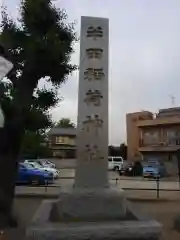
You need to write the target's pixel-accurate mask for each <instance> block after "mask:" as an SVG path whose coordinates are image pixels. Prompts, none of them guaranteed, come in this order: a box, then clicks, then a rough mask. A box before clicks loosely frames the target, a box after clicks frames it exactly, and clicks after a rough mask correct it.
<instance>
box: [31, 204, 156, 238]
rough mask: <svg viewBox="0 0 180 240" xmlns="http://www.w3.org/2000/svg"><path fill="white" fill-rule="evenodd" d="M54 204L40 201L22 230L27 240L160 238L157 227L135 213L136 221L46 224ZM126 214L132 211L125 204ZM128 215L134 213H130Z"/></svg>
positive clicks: (152, 221) (153, 222)
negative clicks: (127, 209) (31, 217)
mask: <svg viewBox="0 0 180 240" xmlns="http://www.w3.org/2000/svg"><path fill="white" fill-rule="evenodd" d="M53 204H54V201H48V200H46V201H44V202H43V204H42V205H41V207H40V208H39V210H38V211H37V213H36V214H35V216H34V218H33V221H32V223H31V225H30V226H29V227H28V229H27V231H26V236H27V239H28V240H33V239H37V240H41V239H42V240H46V239H49V240H76V239H77V240H85V239H86V240H87V239H92V240H94V239H95V240H96V239H97V240H105V239H107V240H108V239H109V240H115V239H119V240H125V239H128V240H132V239H137V240H145V239H147V240H152V239H159V237H160V236H161V225H160V224H159V223H157V222H156V221H154V220H151V219H148V218H147V217H146V218H144V217H142V216H141V215H140V216H139V215H137V214H136V213H135V218H136V217H139V219H136V220H125V221H120V220H114V221H112V220H111V221H88V222H86V221H84V222H73V221H72V222H63V221H62V222H58V223H52V222H50V221H49V216H50V211H51V208H52V205H53ZM127 206H128V208H129V211H132V209H131V208H132V206H131V208H130V207H129V205H128V204H127ZM132 214H134V213H133V212H132Z"/></svg>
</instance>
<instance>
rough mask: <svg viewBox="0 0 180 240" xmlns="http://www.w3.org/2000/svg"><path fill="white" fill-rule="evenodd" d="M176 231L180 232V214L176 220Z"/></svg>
mask: <svg viewBox="0 0 180 240" xmlns="http://www.w3.org/2000/svg"><path fill="white" fill-rule="evenodd" d="M174 229H175V230H176V231H178V232H180V214H178V215H177V216H176V218H175V219H174Z"/></svg>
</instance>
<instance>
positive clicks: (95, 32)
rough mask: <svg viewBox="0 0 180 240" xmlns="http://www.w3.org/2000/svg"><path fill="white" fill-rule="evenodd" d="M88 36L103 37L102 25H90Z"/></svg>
mask: <svg viewBox="0 0 180 240" xmlns="http://www.w3.org/2000/svg"><path fill="white" fill-rule="evenodd" d="M86 36H87V37H93V38H101V37H103V30H102V27H100V26H98V27H93V26H90V27H88V29H87V34H86Z"/></svg>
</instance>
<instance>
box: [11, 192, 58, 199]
mask: <svg viewBox="0 0 180 240" xmlns="http://www.w3.org/2000/svg"><path fill="white" fill-rule="evenodd" d="M58 196H59V194H49V193H38V194H37V193H16V194H15V198H44V199H54V198H58Z"/></svg>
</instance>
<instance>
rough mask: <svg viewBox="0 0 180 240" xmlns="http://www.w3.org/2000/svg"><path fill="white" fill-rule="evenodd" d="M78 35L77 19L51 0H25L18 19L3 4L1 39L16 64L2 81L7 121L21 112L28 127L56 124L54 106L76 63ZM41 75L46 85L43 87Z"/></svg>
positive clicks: (37, 127) (22, 118)
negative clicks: (70, 18) (74, 21)
mask: <svg viewBox="0 0 180 240" xmlns="http://www.w3.org/2000/svg"><path fill="white" fill-rule="evenodd" d="M75 41H76V35H75V31H74V25H73V24H69V23H68V19H67V15H66V13H65V11H64V10H61V9H57V8H56V7H55V6H54V5H53V4H52V2H51V1H50V0H21V3H20V8H19V18H18V21H17V22H15V21H13V20H12V19H11V18H10V17H9V16H8V15H7V12H6V9H4V10H3V12H2V23H1V32H0V42H1V44H2V45H3V46H4V48H5V52H6V55H7V56H8V59H9V60H10V61H12V62H13V64H14V68H13V70H12V71H11V72H10V73H9V74H8V76H7V77H8V81H5V82H3V83H1V84H0V96H1V104H2V109H3V111H4V114H5V120H6V121H12V120H13V119H14V116H17V115H18V116H19V117H20V118H21V120H22V121H23V125H24V128H25V129H26V130H30V131H36V130H38V129H43V128H47V127H51V125H52V122H51V115H50V113H49V110H50V109H51V108H52V107H54V106H56V105H57V103H58V101H59V100H60V99H59V97H58V88H59V87H60V86H61V84H62V83H64V82H65V81H66V79H67V77H68V75H69V74H70V73H72V71H73V70H75V69H76V66H75V65H72V64H70V57H71V54H72V53H73V44H74V42H75ZM41 79H44V81H45V85H46V87H44V88H38V83H39V81H40V80H41ZM50 84H51V85H52V87H51V88H50V87H49V86H48V85H50Z"/></svg>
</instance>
